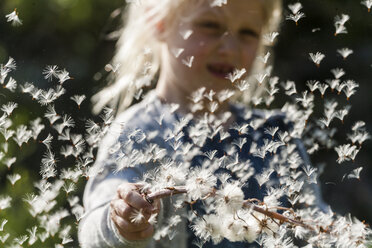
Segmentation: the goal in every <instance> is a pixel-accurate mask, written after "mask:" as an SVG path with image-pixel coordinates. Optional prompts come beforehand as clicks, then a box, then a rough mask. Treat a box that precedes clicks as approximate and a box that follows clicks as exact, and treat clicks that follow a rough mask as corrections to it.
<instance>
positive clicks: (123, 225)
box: [111, 209, 151, 234]
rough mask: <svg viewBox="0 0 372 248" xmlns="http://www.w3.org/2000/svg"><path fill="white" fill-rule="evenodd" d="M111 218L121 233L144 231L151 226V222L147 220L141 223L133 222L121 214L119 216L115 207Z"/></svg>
mask: <svg viewBox="0 0 372 248" xmlns="http://www.w3.org/2000/svg"><path fill="white" fill-rule="evenodd" d="M111 219H112V221H113V222H114V223H115V225H116V227H117V228H118V230H120V231H121V232H120V233H125V234H130V233H137V232H142V231H145V230H147V229H148V228H149V226H151V225H150V223H148V222H147V221H146V222H145V223H140V224H134V223H131V222H129V221H127V220H125V219H124V218H122V217H121V216H119V215H118V214H117V213H116V212H115V210H114V209H112V211H111Z"/></svg>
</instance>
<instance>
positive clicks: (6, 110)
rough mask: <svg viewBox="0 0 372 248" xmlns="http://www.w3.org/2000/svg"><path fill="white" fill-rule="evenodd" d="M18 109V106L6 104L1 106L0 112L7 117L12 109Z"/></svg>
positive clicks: (13, 103)
mask: <svg viewBox="0 0 372 248" xmlns="http://www.w3.org/2000/svg"><path fill="white" fill-rule="evenodd" d="M17 107H18V104H17V103H15V102H8V103H7V104H4V105H2V106H1V110H2V111H4V112H5V113H6V114H7V116H10V115H11V114H12V112H13V110H14V109H16V108H17Z"/></svg>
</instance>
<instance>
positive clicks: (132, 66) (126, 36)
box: [92, 0, 281, 113]
mask: <svg viewBox="0 0 372 248" xmlns="http://www.w3.org/2000/svg"><path fill="white" fill-rule="evenodd" d="M205 1H212V0H137V1H136V2H135V3H134V1H131V2H133V3H131V4H128V6H127V7H126V9H125V12H124V15H123V17H124V18H123V23H124V27H123V29H122V33H121V36H120V38H119V40H118V43H117V52H116V55H115V56H114V58H113V64H114V65H120V67H119V69H118V70H117V72H116V73H115V75H114V77H115V79H114V80H113V83H112V84H110V85H108V86H107V87H106V88H104V89H102V90H101V91H99V92H98V93H97V94H95V95H94V96H93V97H92V101H93V103H94V108H93V112H95V113H98V112H99V111H100V110H101V109H102V108H103V107H104V106H105V105H109V106H110V107H118V110H117V112H118V113H119V112H121V111H123V110H125V109H126V108H127V107H128V106H130V105H131V103H132V101H133V98H134V95H135V93H136V92H137V91H138V90H140V89H141V88H142V87H144V86H149V85H150V84H151V81H152V80H153V79H154V78H155V77H156V75H157V73H158V72H159V70H160V62H161V61H160V60H161V49H160V47H161V45H160V42H159V41H158V40H157V38H156V36H155V30H156V28H155V27H156V25H157V24H158V23H159V22H160V21H162V20H164V21H165V23H167V24H172V23H176V22H174V20H175V19H176V18H179V16H182V14H183V13H185V10H187V9H189V8H191V7H195V8H196V7H197V6H198V5H201V4H203V3H204V2H205ZM230 1H232V0H230ZM239 1H240V0H239ZM261 1H262V2H263V7H264V12H265V13H264V14H265V23H264V24H265V25H264V29H263V32H262V33H263V34H265V33H270V32H273V31H275V30H276V29H277V28H278V25H279V23H280V20H281V0H261ZM171 28H173V27H171ZM265 49H267V48H265V46H264V44H263V40H262V39H261V46H260V49H259V51H258V52H259V53H260V52H264V51H265ZM261 64H262V63H261ZM260 70H262V65H261V66H260V65H259V63H257V59H256V62H255V63H254V66H253V69H252V72H253V71H260ZM261 88H263V87H261ZM251 94H252V93H251ZM249 98H250V96H244V97H243V99H245V100H247V99H249Z"/></svg>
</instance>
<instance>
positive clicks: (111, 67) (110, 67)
mask: <svg viewBox="0 0 372 248" xmlns="http://www.w3.org/2000/svg"><path fill="white" fill-rule="evenodd" d="M120 66H121V65H120V64H115V65H111V64H107V65H105V71H107V72H110V71H112V72H113V73H116V72H117V71H118V70H119V68H120Z"/></svg>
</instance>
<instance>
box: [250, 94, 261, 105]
mask: <svg viewBox="0 0 372 248" xmlns="http://www.w3.org/2000/svg"><path fill="white" fill-rule="evenodd" d="M262 102H263V99H262V97H257V96H254V97H252V103H253V105H254V106H255V107H256V106H258V105H260V104H261V103H262Z"/></svg>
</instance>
